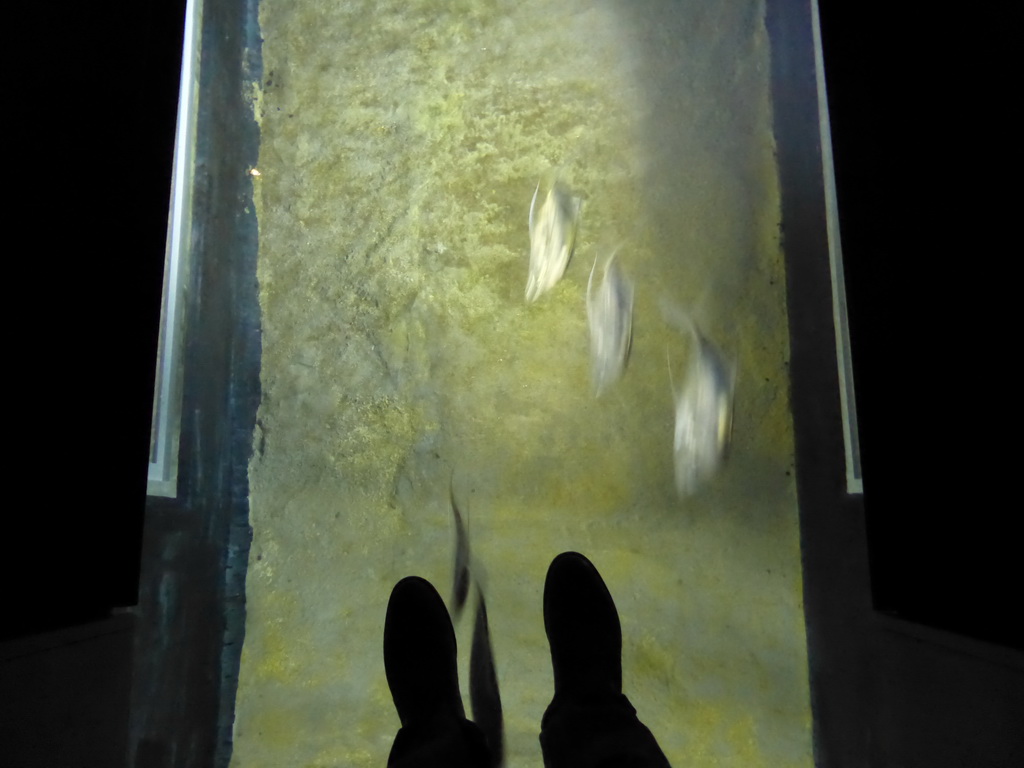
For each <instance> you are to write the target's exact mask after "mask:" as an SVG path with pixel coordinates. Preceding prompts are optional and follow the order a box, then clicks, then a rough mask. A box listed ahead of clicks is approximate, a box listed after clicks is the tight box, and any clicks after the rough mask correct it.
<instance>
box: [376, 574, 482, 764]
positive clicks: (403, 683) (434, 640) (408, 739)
mask: <svg viewBox="0 0 1024 768" xmlns="http://www.w3.org/2000/svg"><path fill="white" fill-rule="evenodd" d="M456 653H457V649H456V645H455V630H454V629H453V628H452V622H451V618H450V617H449V616H448V609H447V608H445V605H444V601H443V600H442V599H441V596H440V595H439V594H438V593H437V590H436V589H434V586H433V585H432V584H431V583H430V582H429V581H427V580H426V579H422V578H420V577H418V576H409V577H406V578H404V579H402V580H401V581H400V582H398V584H396V585H395V588H394V589H393V590H392V592H391V599H390V600H389V601H388V612H387V618H386V619H385V620H384V671H385V674H386V675H387V679H388V687H389V688H390V689H391V697H392V699H393V700H394V702H395V709H396V710H398V718H399V720H401V722H402V727H401V729H400V730H399V732H398V735H397V736H396V737H395V743H394V745H393V746H392V749H391V755H390V757H389V758H388V765H389V766H393V767H396V768H397V766H426V765H445V766H453V767H454V766H485V765H486V764H487V758H488V753H487V747H486V744H485V742H484V737H483V734H482V733H481V731H480V729H479V728H477V727H476V725H474V724H473V723H472V722H470V721H469V720H467V719H466V712H465V709H464V708H463V706H462V694H461V693H460V691H459V673H458V667H457V666H456Z"/></svg>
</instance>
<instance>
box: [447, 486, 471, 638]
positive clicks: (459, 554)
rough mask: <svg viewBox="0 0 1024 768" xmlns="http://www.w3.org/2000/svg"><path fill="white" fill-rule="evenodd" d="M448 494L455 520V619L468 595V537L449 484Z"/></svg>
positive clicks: (453, 603) (453, 595)
mask: <svg viewBox="0 0 1024 768" xmlns="http://www.w3.org/2000/svg"><path fill="white" fill-rule="evenodd" d="M448 494H449V497H450V499H451V505H452V516H453V517H454V518H455V567H454V573H455V577H454V583H453V584H452V612H453V613H454V614H455V618H458V617H459V615H460V614H461V613H462V608H463V607H464V606H465V605H466V597H468V595H469V536H468V535H467V534H466V526H465V525H464V524H463V522H462V515H461V514H459V508H458V506H457V505H456V504H455V488H454V486H453V485H452V484H451V482H449V485H448Z"/></svg>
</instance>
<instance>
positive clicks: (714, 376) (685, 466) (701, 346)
mask: <svg viewBox="0 0 1024 768" xmlns="http://www.w3.org/2000/svg"><path fill="white" fill-rule="evenodd" d="M674 314H675V317H676V318H679V317H680V315H681V313H674ZM682 320H683V321H684V322H685V324H686V325H687V326H688V327H689V330H690V332H691V334H692V335H693V339H694V343H695V347H696V349H695V350H694V351H693V352H692V353H691V355H690V365H689V370H688V371H687V374H686V380H685V381H684V382H683V387H682V390H681V391H679V392H676V389H675V384H674V383H672V395H673V398H674V400H675V406H676V426H675V440H674V446H673V450H674V454H675V471H676V472H675V473H676V489H677V490H678V491H679V495H680V496H687V495H690V494H692V493H694V492H695V491H696V490H697V489H698V488H699V487H700V485H701V484H702V483H704V482H705V481H707V480H708V479H710V478H711V477H712V475H714V474H715V472H717V471H718V469H719V467H721V465H722V462H723V461H724V459H725V455H726V451H727V450H728V447H729V442H730V440H731V438H732V412H733V394H734V391H735V386H736V372H735V369H734V368H733V366H731V365H729V364H728V363H727V362H726V361H725V359H724V358H723V357H722V354H721V353H720V352H719V351H718V349H717V348H716V347H715V346H714V345H713V344H712V343H711V342H710V341H708V340H707V339H706V338H705V337H704V336H703V334H701V332H700V330H699V329H698V328H697V326H696V324H695V323H694V322H693V320H692V319H690V318H689V317H688V316H685V315H682ZM671 377H672V368H671V363H670V365H669V381H670V382H671Z"/></svg>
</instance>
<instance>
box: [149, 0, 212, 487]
mask: <svg viewBox="0 0 1024 768" xmlns="http://www.w3.org/2000/svg"><path fill="white" fill-rule="evenodd" d="M202 6H203V3H202V0H187V2H186V5H185V33H184V37H183V44H182V56H181V85H180V88H179V91H178V121H177V125H176V127H175V134H174V168H173V173H172V178H171V205H170V211H169V215H168V227H167V250H166V254H165V257H164V288H163V302H162V306H161V308H160V342H159V347H158V350H157V361H156V363H157V371H156V387H155V391H154V393H153V416H154V417H153V434H152V436H151V440H150V443H151V450H150V457H149V458H150V463H149V482H148V486H147V493H148V494H149V495H151V496H170V497H174V496H176V495H177V485H178V434H179V431H180V426H181V386H180V385H181V365H180V359H181V349H180V347H181V343H182V330H183V329H182V317H181V312H182V307H181V299H182V290H183V286H184V283H185V277H186V275H187V274H188V261H189V259H188V257H189V247H190V244H191V239H192V170H193V160H194V158H195V134H196V104H197V98H196V97H197V94H198V90H199V89H198V87H197V86H198V83H197V78H198V74H199V53H200V51H199V39H198V38H199V36H198V31H199V29H201V25H202V10H203V8H202Z"/></svg>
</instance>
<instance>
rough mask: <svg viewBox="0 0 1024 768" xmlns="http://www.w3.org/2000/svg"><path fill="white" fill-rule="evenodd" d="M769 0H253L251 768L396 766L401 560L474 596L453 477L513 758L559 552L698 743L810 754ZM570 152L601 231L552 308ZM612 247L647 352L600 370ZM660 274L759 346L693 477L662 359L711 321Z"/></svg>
mask: <svg viewBox="0 0 1024 768" xmlns="http://www.w3.org/2000/svg"><path fill="white" fill-rule="evenodd" d="M763 15H764V9H763V7H762V3H761V2H756V1H754V2H734V0H711V1H705V0H691V1H689V2H683V1H679V2H670V1H669V0H650V2H635V1H632V0H631V1H628V2H627V1H626V0H623V1H622V2H610V1H609V0H560V2H549V1H547V0H516V1H515V2H501V1H494V0H492V1H490V2H486V1H485V0H454V1H451V0H449V1H445V2H440V1H439V0H373V1H372V2H370V1H367V2H354V1H346V0H332V2H324V1H323V0H262V2H261V4H260V25H261V30H262V36H263V38H264V43H263V50H262V56H263V63H264V83H263V88H262V91H261V92H259V93H257V96H256V101H255V103H256V109H257V113H258V116H259V119H260V125H261V130H262V145H261V149H260V157H259V166H258V171H259V176H258V177H257V178H256V182H255V186H256V205H257V212H258V218H259V228H260V243H259V249H260V255H259V275H258V276H259V283H260V303H261V308H262V321H263V360H262V385H263V400H262V403H261V406H260V410H259V424H258V427H257V430H256V434H255V435H254V446H255V451H254V456H253V459H252V464H251V467H250V480H251V516H252V526H253V535H254V539H253V545H252V551H251V555H250V559H249V572H248V581H247V594H246V599H247V620H246V631H245V645H244V647H243V651H242V667H241V676H240V681H239V686H238V694H237V702H236V720H235V734H234V735H235V744H234V754H233V759H232V765H233V766H235V767H236V768H250V767H253V768H255V767H257V766H267V767H268V768H269V767H271V766H273V767H274V768H282V767H283V768H288V767H290V766H310V767H312V766H383V765H384V764H385V762H386V758H387V754H388V750H389V749H390V746H391V742H392V740H393V738H394V735H395V732H396V730H397V728H398V719H397V716H396V714H395V711H394V707H393V705H392V703H391V698H390V695H389V693H388V689H387V684H386V681H385V677H384V667H383V659H382V655H381V645H382V632H383V622H384V615H385V609H386V605H387V600H388V596H389V594H390V591H391V588H392V586H393V585H394V584H395V582H396V581H398V580H399V579H400V578H402V577H403V576H406V575H409V574H418V575H421V576H424V577H426V578H428V579H430V580H431V581H432V582H433V583H434V584H435V585H436V586H437V587H438V589H439V591H440V592H441V594H442V595H443V596H445V597H446V599H447V598H448V597H449V595H450V592H451V583H452V559H453V539H454V533H453V529H452V521H451V515H450V512H449V508H448V483H449V478H450V476H451V475H452V473H453V472H454V485H455V491H456V495H457V496H458V498H459V500H460V504H461V507H462V509H463V513H464V514H465V516H466V518H467V521H468V526H469V532H470V538H471V545H472V548H473V557H474V566H475V568H476V570H475V575H477V576H478V577H480V580H481V583H482V584H483V587H484V589H485V592H486V595H487V600H488V613H489V618H490V622H491V634H492V638H493V642H494V654H495V663H496V666H497V672H498V681H499V685H500V689H501V696H502V701H503V704H504V710H505V728H506V742H507V764H508V765H509V766H512V767H514V768H518V767H519V766H540V765H541V764H542V761H541V755H540V747H539V744H538V741H537V733H538V730H539V724H540V718H541V715H542V714H543V712H544V708H545V707H546V706H547V704H548V702H549V701H550V698H551V694H552V678H551V667H550V658H549V655H548V647H547V642H546V639H545V635H544V627H543V620H542V613H541V594H542V589H543V583H544V576H545V573H546V570H547V567H548V564H549V563H550V561H551V559H552V558H553V557H554V556H555V555H556V554H558V553H559V552H561V551H564V550H567V549H572V550H577V551H580V552H583V553H584V554H586V555H587V556H588V557H590V558H591V560H593V562H594V563H595V565H596V566H597V567H598V569H599V570H600V571H601V573H602V575H603V576H604V578H605V580H606V582H607V584H608V587H609V589H610V590H611V592H612V595H613V596H614V598H615V601H616V604H617V606H618V610H619V614H620V617H621V620H622V629H623V668H624V687H625V692H626V694H627V695H628V696H629V697H630V699H631V700H632V701H633V703H634V704H635V705H636V707H637V710H638V714H639V715H640V717H641V719H642V720H643V721H644V722H645V723H646V724H647V725H648V726H649V727H650V729H651V730H652V732H653V733H654V734H655V736H656V737H657V739H658V741H659V742H660V744H661V746H662V748H663V749H664V751H665V753H666V755H667V756H668V758H669V760H670V761H671V762H672V763H673V764H674V765H676V766H685V765H702V766H718V765H721V766H743V767H744V768H748V767H753V766H766V767H770V768H778V767H780V766H809V765H811V764H812V757H811V731H810V726H811V716H810V708H809V698H808V681H807V662H806V647H805V639H804V623H803V613H802V603H801V573H800V551H799V537H798V526H797V508H796V495H795V488H794V481H793V477H792V466H793V439H792V420H791V415H790V410H789V402H788V383H787V371H786V360H787V357H788V346H787V338H788V337H787V329H786V320H785V295H784V276H783V262H782V255H781V250H780V244H779V237H778V222H779V196H778V189H777V183H778V182H777V176H776V168H775V163H774V155H773V149H774V144H773V140H772V136H771V104H770V100H769V75H768V73H769V55H770V51H769V46H768V41H767V36H766V32H765V29H764V21H763ZM552 168H557V169H559V170H560V173H561V177H562V178H563V179H564V180H565V181H566V183H567V184H569V185H570V186H571V188H572V189H573V190H574V191H575V192H577V193H578V194H581V195H582V196H584V197H585V199H586V202H585V203H584V206H583V218H582V226H581V228H580V232H579V238H578V240H577V249H576V255H575V257H574V258H573V260H572V261H571V262H570V264H569V267H568V270H567V272H566V275H565V277H564V278H563V279H562V281H561V282H560V283H559V284H558V285H557V286H556V287H555V288H554V289H553V290H552V291H551V292H549V293H547V294H545V295H544V296H543V297H542V298H541V299H540V300H538V301H537V302H536V303H535V304H531V305H527V304H526V302H525V300H524V291H525V287H526V276H527V266H528V263H529V253H528V249H529V238H528V234H527V212H528V208H529V204H530V198H531V196H532V194H533V190H534V186H535V185H536V183H537V181H538V179H539V178H540V177H541V176H542V175H543V174H544V173H546V172H549V171H550V170H551V169H552ZM620 244H621V249H620V251H619V257H618V258H619V260H620V264H621V266H622V268H623V270H624V271H625V272H626V273H627V274H628V275H629V276H630V277H631V279H632V280H633V281H634V283H635V285H636V310H635V317H634V326H633V327H634V340H633V350H632V357H631V359H630V362H629V366H628V368H627V369H626V372H625V376H624V378H623V379H622V380H621V381H620V382H618V383H617V384H616V385H615V386H614V387H612V388H611V389H610V390H609V391H607V392H606V393H604V394H603V395H602V397H601V398H600V399H595V398H594V396H593V393H592V390H591V384H590V378H589V377H590V367H589V361H588V359H587V355H588V341H587V329H586V310H585V298H584V297H585V289H586V283H587V277H588V276H589V272H590V267H591V265H592V264H593V261H594V258H595V256H597V255H599V254H606V253H608V252H609V251H610V250H611V249H613V248H615V247H616V246H618V245H620ZM666 300H667V301H668V302H670V303H675V304H678V305H679V306H680V307H684V308H686V309H688V310H690V311H691V312H692V313H693V315H694V317H695V318H696V319H697V320H698V322H699V323H700V324H701V326H702V328H703V329H704V330H705V332H706V333H707V334H708V336H709V337H710V338H711V339H713V340H714V341H715V343H717V344H718V345H719V346H720V347H721V348H722V349H723V351H724V353H725V354H726V356H727V357H729V358H730V359H732V360H734V361H735V363H736V366H737V370H738V377H737V389H736V406H735V420H734V434H733V437H734V439H733V445H732V450H731V454H730V456H729V459H728V461H727V463H726V465H725V467H724V469H723V470H722V472H721V473H720V474H719V475H718V476H717V477H716V478H715V479H714V480H713V482H712V483H711V484H710V485H709V486H708V487H707V488H706V489H705V490H703V491H702V492H701V493H699V494H698V495H697V496H695V497H692V498H688V499H680V498H678V496H677V493H676V489H675V484H674V479H673V470H672V429H673V402H672V392H671V389H670V386H669V375H668V368H669V363H668V361H667V358H670V359H671V365H672V369H673V371H674V374H675V376H676V377H677V380H678V377H679V376H681V375H682V372H683V371H684V370H685V367H686V362H687V355H688V353H689V352H690V351H691V350H692V346H691V345H690V343H689V341H688V338H687V336H686V335H685V334H684V333H681V332H680V330H679V329H676V328H673V327H671V326H670V325H668V324H666V322H665V321H664V320H663V318H662V312H661V309H660V307H659V302H662V301H666ZM470 615H471V613H470ZM468 618H469V616H467V615H464V616H463V617H462V619H461V621H459V622H457V624H456V633H457V635H458V638H459V644H460V657H461V658H460V669H461V672H460V674H461V679H462V683H463V690H464V692H466V691H467V690H468V689H467V680H468V678H467V662H468V649H469V639H470V630H471V623H472V622H471V621H469V620H468ZM467 706H468V700H467Z"/></svg>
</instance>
